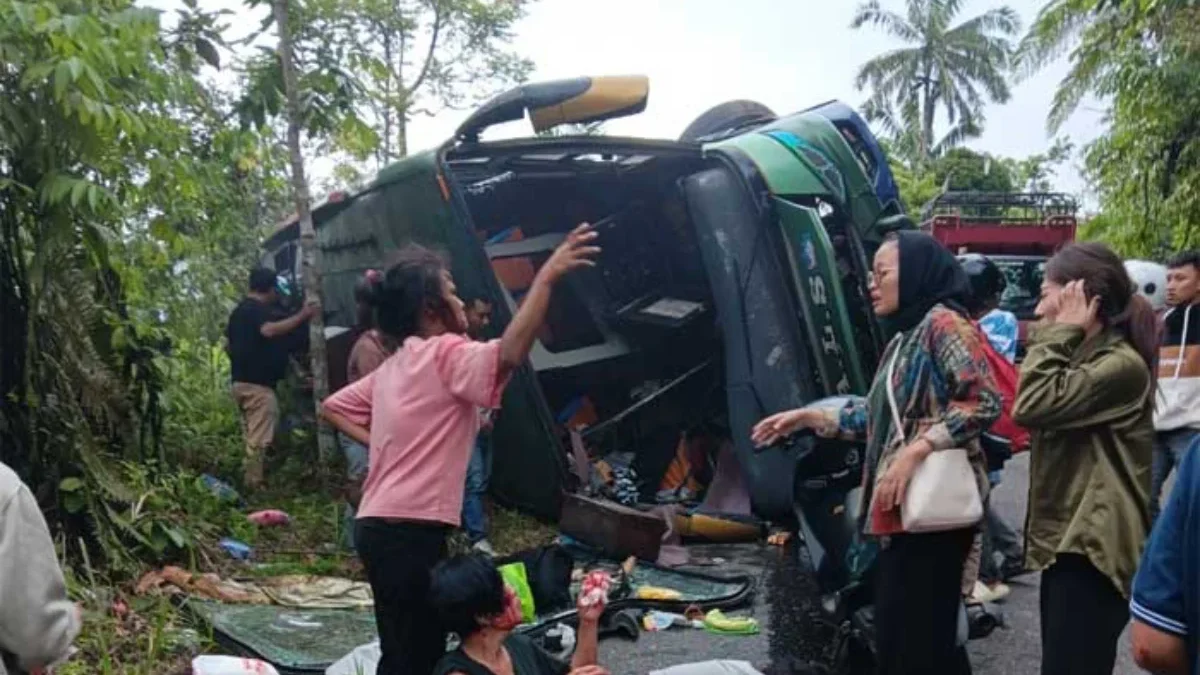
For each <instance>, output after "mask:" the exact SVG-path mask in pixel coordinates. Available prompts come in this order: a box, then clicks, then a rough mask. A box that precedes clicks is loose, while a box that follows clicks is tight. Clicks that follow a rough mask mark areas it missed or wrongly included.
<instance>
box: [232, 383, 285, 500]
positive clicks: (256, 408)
mask: <svg viewBox="0 0 1200 675" xmlns="http://www.w3.org/2000/svg"><path fill="white" fill-rule="evenodd" d="M233 400H234V401H236V402H237V406H238V410H240V411H241V413H242V432H243V433H244V434H245V437H246V460H245V472H246V475H245V484H246V486H247V487H257V486H259V485H261V484H262V480H263V452H264V451H265V450H266V449H267V448H269V447H271V444H272V443H273V442H274V441H275V426H276V424H278V422H279V402H278V400H276V398H275V390H274V389H271V388H270V387H264V386H262V385H261V384H250V383H249V382H234V383H233Z"/></svg>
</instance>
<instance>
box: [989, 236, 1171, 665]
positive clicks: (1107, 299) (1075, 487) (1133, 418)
mask: <svg viewBox="0 0 1200 675" xmlns="http://www.w3.org/2000/svg"><path fill="white" fill-rule="evenodd" d="M1037 311H1038V315H1039V316H1040V317H1042V318H1043V319H1044V321H1045V324H1044V325H1042V326H1040V327H1038V328H1037V329H1036V330H1035V333H1034V335H1033V337H1032V339H1031V341H1030V344H1029V348H1028V351H1027V354H1026V357H1025V362H1024V363H1023V364H1022V366H1021V380H1020V384H1019V387H1018V390H1017V397H1016V401H1015V402H1014V404H1013V419H1014V420H1015V421H1016V422H1017V423H1018V424H1021V425H1023V426H1025V427H1026V428H1028V429H1029V430H1030V431H1031V432H1032V447H1031V452H1030V469H1029V514H1028V516H1027V520H1026V526H1025V527H1026V533H1025V546H1026V564H1027V565H1028V566H1029V568H1030V569H1031V570H1035V571H1036V570H1043V573H1042V586H1041V620H1042V674H1043V675H1058V674H1059V673H1087V674H1091V673H1096V674H1097V675H1099V674H1101V673H1103V674H1104V675H1109V674H1110V673H1112V670H1113V665H1114V662H1115V659H1116V648H1117V639H1118V638H1119V636H1120V634H1121V631H1122V630H1123V629H1124V627H1125V624H1126V623H1127V622H1128V620H1129V610H1128V598H1129V586H1130V583H1131V581H1132V579H1133V574H1134V571H1135V570H1136V568H1137V564H1138V558H1139V556H1140V554H1141V549H1142V543H1143V542H1144V541H1145V538H1146V535H1147V533H1148V532H1149V528H1150V511H1149V493H1150V465H1151V457H1152V448H1153V442H1154V427H1153V422H1152V417H1151V414H1152V411H1153V405H1154V403H1153V401H1154V397H1153V396H1152V392H1153V388H1154V375H1153V373H1154V360H1155V358H1156V357H1157V349H1156V345H1157V342H1158V341H1157V324H1156V320H1155V317H1154V314H1153V311H1152V310H1151V309H1150V306H1149V304H1147V303H1146V302H1145V300H1143V299H1142V298H1141V297H1140V296H1139V295H1137V294H1135V293H1134V286H1133V283H1132V281H1130V279H1129V276H1128V274H1127V273H1126V272H1125V267H1124V265H1123V264H1122V262H1121V259H1120V258H1118V257H1117V256H1116V254H1114V253H1113V252H1112V251H1111V250H1109V249H1108V248H1107V247H1105V246H1104V245H1103V244H1098V243H1081V244H1073V245H1071V246H1068V247H1067V248H1064V249H1063V250H1062V251H1061V252H1059V253H1058V254H1057V255H1055V256H1054V257H1053V258H1051V259H1050V261H1049V262H1048V263H1047V265H1046V275H1045V281H1044V282H1043V283H1042V300H1041V303H1040V304H1039V305H1038V310H1037Z"/></svg>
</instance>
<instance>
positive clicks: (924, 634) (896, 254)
mask: <svg viewBox="0 0 1200 675" xmlns="http://www.w3.org/2000/svg"><path fill="white" fill-rule="evenodd" d="M874 272H875V274H874V280H873V284H872V287H871V303H872V306H873V308H874V310H875V314H876V315H877V316H879V317H880V318H881V319H883V321H884V323H885V324H886V325H887V326H888V327H889V328H890V329H891V330H892V331H894V332H895V333H896V336H895V337H894V338H893V339H892V341H891V343H889V344H888V347H887V349H886V350H885V352H884V355H883V358H882V359H881V361H880V366H879V370H878V371H877V372H876V374H875V379H874V382H873V383H872V385H871V389H870V392H868V394H867V396H866V397H856V398H853V399H851V401H850V403H848V404H847V405H846V407H844V408H842V409H841V410H833V411H830V410H820V409H813V408H801V409H798V410H790V411H785V412H782V413H778V414H776V415H772V416H771V417H768V418H766V419H764V420H763V421H761V422H759V424H758V425H756V426H755V428H754V432H753V438H754V441H755V442H756V443H758V444H760V445H769V444H772V443H774V442H776V441H777V440H779V439H780V438H782V437H784V436H788V435H790V434H794V433H796V432H797V431H799V430H801V429H812V430H814V431H815V432H817V433H818V434H820V435H822V436H826V437H834V436H837V437H841V438H849V439H857V440H865V441H866V460H865V462H864V470H863V488H864V490H863V509H862V513H863V516H862V519H863V523H862V525H863V528H864V532H865V533H866V534H868V535H872V536H875V537H877V538H879V540H880V544H881V550H880V554H879V559H878V564H877V575H878V576H877V579H876V588H875V625H876V631H877V636H876V643H877V648H878V658H879V671H878V672H879V673H884V674H887V675H898V674H904V675H907V674H916V673H935V672H936V673H947V674H955V675H958V674H967V673H970V672H971V665H970V662H969V661H968V660H967V654H966V650H965V648H963V647H962V646H960V645H958V644H957V639H956V638H957V627H958V612H959V606H960V603H961V601H962V597H961V592H960V590H961V589H960V585H961V584H960V582H961V578H962V571H963V564H964V562H965V561H966V558H967V554H968V552H969V550H970V548H971V542H972V539H973V538H974V535H975V528H964V529H960V530H952V531H948V532H936V533H922V534H910V533H905V532H904V530H903V526H902V524H901V518H900V505H901V504H902V503H903V502H904V493H905V489H906V488H907V486H908V482H909V479H910V478H911V477H912V475H913V472H914V471H915V470H916V468H917V467H918V466H919V465H920V463H921V462H922V461H923V460H924V459H925V458H926V457H927V456H929V454H930V453H933V452H937V451H940V450H947V449H950V448H966V449H967V451H968V456H969V458H970V461H971V464H972V466H973V468H974V469H975V482H976V484H977V486H978V489H979V492H980V496H981V497H983V498H985V499H986V497H987V489H988V482H987V474H986V468H987V467H986V462H985V461H984V457H983V452H982V451H981V450H980V447H979V441H978V438H979V435H980V434H981V433H982V432H983V431H985V430H987V428H988V427H990V426H991V424H992V422H994V421H995V420H996V418H997V417H998V416H999V414H1000V396H999V394H998V393H997V392H996V388H995V383H994V382H993V381H992V377H991V374H990V373H989V372H988V366H987V360H986V357H985V356H984V352H983V349H982V347H981V342H980V341H981V339H982V338H981V337H980V335H979V332H978V331H977V330H976V329H975V328H974V327H973V326H972V325H971V323H970V320H969V319H968V317H967V312H966V310H965V309H964V307H963V301H964V299H966V297H967V294H968V293H969V286H968V281H967V277H966V275H965V274H964V272H963V271H962V268H961V267H959V264H958V261H957V260H955V258H954V256H953V255H951V253H950V252H949V251H947V250H946V249H945V248H943V247H942V246H941V244H939V243H938V242H937V241H936V240H934V239H933V238H932V237H930V236H929V235H927V234H924V233H919V232H901V233H899V234H898V235H895V236H893V237H892V238H889V240H888V241H887V242H885V243H884V245H883V246H881V247H880V248H879V251H878V252H877V253H876V254H875V264H874ZM893 357H895V358H896V368H895V373H894V376H893V381H892V382H891V386H892V387H894V391H895V394H896V400H897V402H898V404H899V405H900V407H901V417H902V418H903V427H904V437H903V438H900V437H898V434H897V433H896V429H895V425H894V424H893V422H892V413H891V409H890V407H889V405H888V394H887V390H888V382H887V373H888V364H889V363H890V362H891V360H892V359H893Z"/></svg>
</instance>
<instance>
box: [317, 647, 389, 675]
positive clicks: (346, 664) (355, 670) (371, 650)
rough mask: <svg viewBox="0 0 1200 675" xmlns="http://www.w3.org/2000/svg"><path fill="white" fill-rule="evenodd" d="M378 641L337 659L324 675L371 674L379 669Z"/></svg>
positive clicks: (357, 648)
mask: <svg viewBox="0 0 1200 675" xmlns="http://www.w3.org/2000/svg"><path fill="white" fill-rule="evenodd" d="M380 658H381V652H380V651H379V640H376V641H374V642H368V643H367V644H365V645H359V646H357V647H355V648H354V650H353V651H351V652H350V653H349V654H347V655H345V656H343V657H342V658H340V659H338V660H337V661H336V662H335V663H334V664H333V665H332V666H329V667H328V668H326V669H325V675H362V673H373V672H375V669H376V668H378V667H379V659H380Z"/></svg>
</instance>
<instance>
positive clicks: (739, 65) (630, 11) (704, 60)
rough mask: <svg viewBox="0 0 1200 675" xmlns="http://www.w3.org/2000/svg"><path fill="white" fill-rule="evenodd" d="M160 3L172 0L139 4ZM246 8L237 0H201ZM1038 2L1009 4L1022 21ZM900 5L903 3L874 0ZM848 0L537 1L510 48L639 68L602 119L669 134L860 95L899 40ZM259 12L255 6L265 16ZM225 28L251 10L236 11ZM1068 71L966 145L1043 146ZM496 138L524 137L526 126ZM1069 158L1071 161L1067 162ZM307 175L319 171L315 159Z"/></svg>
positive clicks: (978, 0)
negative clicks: (634, 85)
mask: <svg viewBox="0 0 1200 675" xmlns="http://www.w3.org/2000/svg"><path fill="white" fill-rule="evenodd" d="M149 1H150V4H153V5H155V6H160V7H164V6H171V5H172V4H174V1H175V0H149ZM201 2H202V5H203V6H206V7H211V6H224V7H229V8H231V9H235V10H236V11H238V12H239V13H240V14H242V15H244V14H246V10H244V9H242V7H243V5H241V4H239V3H238V1H237V0H201ZM1043 2H1044V0H1009V1H1008V3H1007V4H1008V5H1009V6H1011V7H1012V8H1013V9H1015V10H1016V11H1017V12H1018V13H1019V14H1020V16H1021V19H1022V22H1023V24H1025V25H1028V23H1029V22H1030V21H1031V20H1032V19H1033V17H1034V16H1035V15H1036V13H1037V11H1038V9H1039V8H1040V7H1041V5H1042V4H1043ZM882 4H883V5H884V6H885V7H887V8H890V9H896V10H902V8H903V4H904V3H903V0H882ZM1000 4H1001V3H1000V2H997V1H993V0H971V1H969V2H967V3H965V5H966V7H965V10H964V12H963V17H964V18H966V17H970V16H974V15H975V14H978V13H980V12H982V11H985V10H987V9H991V8H993V7H997V6H999V5H1000ZM856 6H857V1H856V0H539V1H538V2H537V3H536V4H533V5H532V6H531V8H530V10H529V13H528V16H527V17H526V18H525V19H524V20H522V21H521V23H520V24H519V25H518V27H517V30H516V41H515V47H516V48H517V50H519V51H520V52H521V53H522V54H523V55H525V56H526V57H528V58H530V59H532V60H533V62H534V64H535V71H534V74H533V79H534V80H547V79H557V78H565V77H575V76H579V75H621V74H644V75H647V76H649V78H650V101H649V106H648V107H647V109H646V111H645V112H644V113H642V114H641V115H637V116H634V117H630V118H626V119H622V120H614V121H611V122H609V123H608V124H606V126H605V128H606V130H607V132H608V133H611V134H620V135H633V136H648V137H662V138H674V137H676V136H678V134H679V132H680V131H682V130H683V128H684V127H685V126H687V124H688V123H689V122H691V120H692V119H693V118H695V117H696V116H697V115H699V114H700V113H701V112H703V111H704V110H706V109H707V108H709V107H710V106H712V105H715V104H718V103H721V102H723V101H728V100H730V99H737V98H748V99H753V100H757V101H760V102H762V103H764V104H766V105H767V106H769V107H770V108H772V109H773V110H775V112H777V113H786V112H791V111H796V110H800V109H803V108H806V107H808V106H810V105H813V104H816V103H820V102H823V101H826V100H829V99H835V98H836V99H841V100H843V101H846V102H847V103H850V104H851V105H854V106H855V107H857V106H858V105H859V104H860V103H861V102H862V101H863V100H864V99H865V98H866V94H865V93H864V92H858V91H856V90H855V89H854V74H855V72H856V70H857V68H858V66H859V65H861V64H862V63H863V62H864V61H866V60H868V59H870V58H871V57H873V56H875V55H877V54H879V53H881V52H884V51H887V50H889V49H893V48H895V47H897V46H898V43H896V42H894V41H892V40H891V39H890V38H887V37H886V36H884V35H883V34H881V33H880V32H879V31H876V30H873V29H871V28H863V29H861V30H857V31H855V30H851V29H850V19H851V17H852V15H853V13H854V9H855V7H856ZM264 15H265V14H264ZM233 23H235V24H236V25H241V26H245V25H256V23H257V22H256V21H255V22H254V24H251V17H248V16H238V17H235V20H234V22H233ZM1066 68H1067V64H1066V63H1065V62H1063V63H1058V64H1055V65H1054V66H1052V67H1050V68H1047V69H1046V70H1045V71H1043V72H1041V73H1039V74H1038V75H1037V76H1035V77H1033V78H1031V79H1029V80H1027V81H1025V82H1023V83H1021V84H1019V85H1016V86H1015V87H1014V88H1013V96H1012V100H1010V101H1009V103H1007V104H1005V105H993V106H989V108H988V109H987V110H986V116H987V125H986V130H985V133H984V135H983V137H982V138H980V139H978V140H975V141H973V142H971V143H970V144H969V147H972V148H975V149H978V150H982V151H986V152H991V153H996V154H1001V155H1007V156H1014V157H1022V156H1027V155H1030V154H1034V153H1038V152H1042V151H1044V150H1045V149H1046V148H1048V147H1049V144H1050V141H1051V138H1050V137H1049V136H1048V135H1047V132H1046V127H1045V119H1046V113H1047V111H1048V110H1049V106H1050V101H1051V98H1052V97H1053V95H1054V91H1055V88H1056V85H1057V83H1058V82H1059V80H1060V79H1061V78H1062V76H1063V74H1064V73H1065V71H1066ZM1099 108H1100V106H1099V105H1098V104H1096V103H1094V102H1093V103H1090V104H1089V105H1086V107H1085V108H1083V109H1081V110H1080V111H1079V112H1077V113H1076V114H1075V116H1074V117H1073V118H1072V119H1070V120H1069V121H1068V123H1067V124H1066V125H1065V127H1064V128H1063V129H1062V132H1061V133H1063V134H1066V135H1068V136H1070V137H1071V138H1072V139H1073V140H1074V141H1075V142H1076V146H1077V147H1078V146H1081V145H1083V144H1084V143H1086V142H1087V141H1089V140H1091V139H1093V138H1095V137H1096V135H1098V133H1099V132H1100V131H1101V110H1100V109H1099ZM467 114H468V112H467V111H462V112H459V111H447V112H444V113H442V114H440V115H438V116H437V117H436V118H427V117H417V118H416V119H415V120H414V121H413V123H412V125H411V128H410V132H409V149H410V151H414V152H415V151H417V150H421V149H424V148H428V147H432V146H435V145H437V144H439V143H441V142H442V141H444V140H445V139H446V138H448V137H449V136H450V135H451V134H452V133H453V131H454V129H455V127H457V125H458V124H459V123H460V122H461V121H462V120H463V119H464V118H465V117H466V115H467ZM500 133H501V135H504V136H511V135H519V134H524V133H528V126H527V123H524V122H522V123H520V124H519V125H508V128H507V129H504V130H503V131H502V132H500ZM1077 161H1078V160H1075V161H1074V162H1073V164H1076V163H1077ZM314 169H315V170H316V172H317V173H320V172H321V167H319V166H317V167H314ZM1058 183H1059V186H1060V187H1061V188H1062V189H1065V190H1067V191H1070V192H1074V193H1081V192H1082V191H1083V190H1084V189H1085V186H1084V183H1083V181H1082V179H1081V178H1080V176H1079V174H1078V171H1077V170H1076V168H1075V167H1074V166H1071V167H1067V168H1065V169H1064V170H1063V171H1061V172H1060V178H1059V180H1058Z"/></svg>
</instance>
